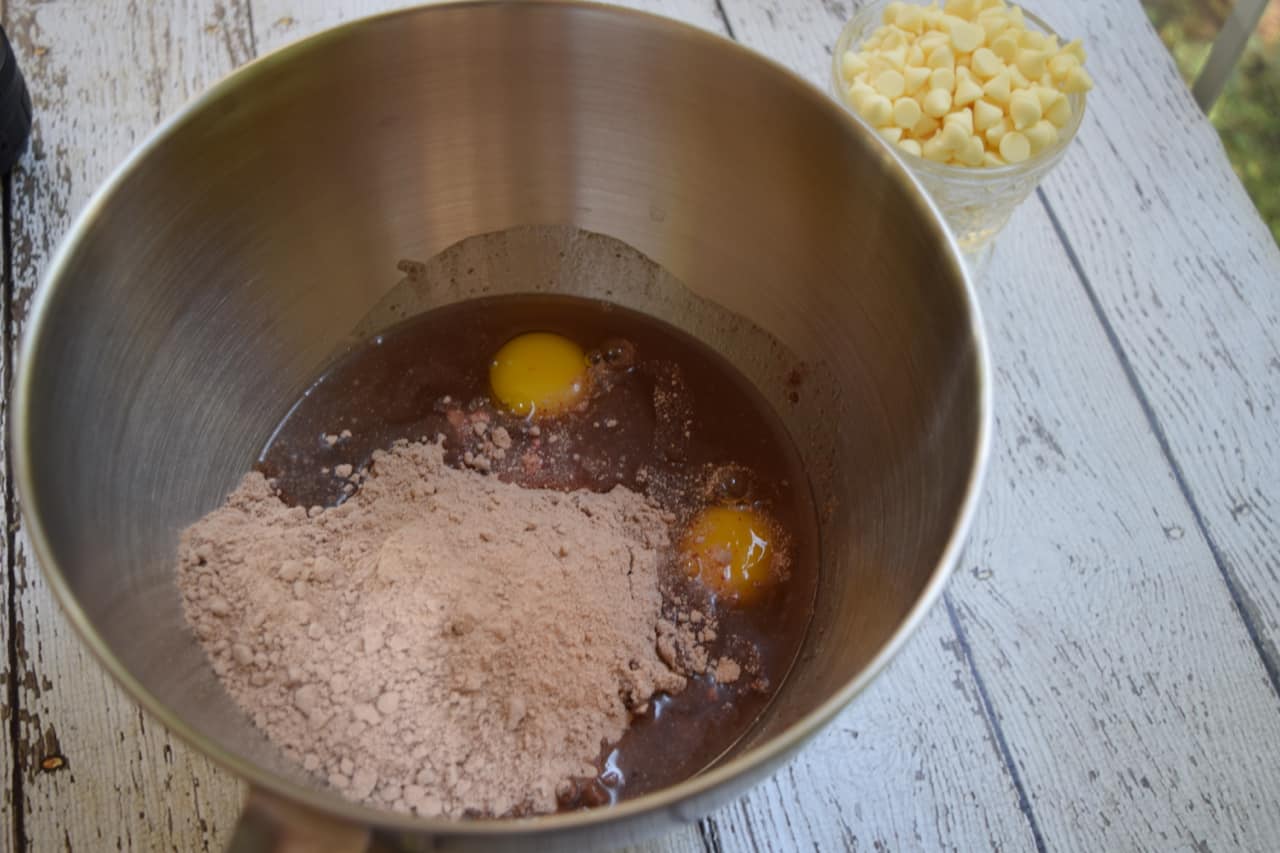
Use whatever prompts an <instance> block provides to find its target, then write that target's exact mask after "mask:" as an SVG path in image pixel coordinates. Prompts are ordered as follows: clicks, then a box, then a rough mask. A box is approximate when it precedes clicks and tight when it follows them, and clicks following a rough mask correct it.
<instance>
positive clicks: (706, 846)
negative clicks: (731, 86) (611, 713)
mask: <svg viewBox="0 0 1280 853" xmlns="http://www.w3.org/2000/svg"><path fill="white" fill-rule="evenodd" d="M717 5H719V4H718V3H717ZM698 840H699V841H701V842H702V849H703V850H705V851H707V853H723V851H724V846H723V845H722V844H721V843H720V828H719V827H718V826H716V822H715V821H714V820H713V819H712V818H710V817H704V818H703V819H702V820H700V821H698Z"/></svg>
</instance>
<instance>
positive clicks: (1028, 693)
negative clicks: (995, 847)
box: [726, 0, 1280, 849]
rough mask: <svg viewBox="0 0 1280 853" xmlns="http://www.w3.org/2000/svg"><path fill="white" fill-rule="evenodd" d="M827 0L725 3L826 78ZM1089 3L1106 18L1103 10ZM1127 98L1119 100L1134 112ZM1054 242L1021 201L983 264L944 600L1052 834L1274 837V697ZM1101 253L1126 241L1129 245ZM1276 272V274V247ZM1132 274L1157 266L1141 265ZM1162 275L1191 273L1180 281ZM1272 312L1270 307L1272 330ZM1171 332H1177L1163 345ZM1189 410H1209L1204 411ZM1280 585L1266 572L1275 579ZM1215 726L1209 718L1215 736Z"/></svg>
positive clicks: (1127, 32)
mask: <svg viewBox="0 0 1280 853" xmlns="http://www.w3.org/2000/svg"><path fill="white" fill-rule="evenodd" d="M1102 5H1103V4H1098V6H1099V7H1101V6H1102ZM1106 5H1107V9H1111V8H1112V5H1113V4H1106ZM1131 5H1133V7H1134V9H1133V11H1134V14H1135V15H1138V16H1140V14H1141V11H1140V9H1138V8H1137V6H1136V4H1131ZM838 6H839V4H831V5H830V6H828V7H825V8H819V7H816V6H813V5H806V6H803V7H801V6H796V7H793V6H791V5H789V4H782V3H778V4H774V5H772V6H770V5H760V4H753V3H748V2H733V0H729V2H727V3H726V10H727V12H728V16H729V20H730V23H731V25H732V26H733V28H734V30H735V33H736V34H737V36H738V38H739V39H740V40H742V41H744V42H745V43H747V44H749V45H751V46H753V47H757V48H759V49H762V50H769V51H771V52H773V53H775V55H777V56H779V57H780V58H782V59H783V60H784V61H786V62H788V64H790V65H791V66H792V67H793V68H795V69H796V70H798V71H799V72H800V73H802V74H804V75H806V76H807V77H809V78H810V79H811V80H813V81H814V82H815V83H817V84H819V85H825V82H826V79H827V74H828V68H829V65H828V63H829V62H830V54H829V53H828V52H826V51H824V50H822V49H821V45H822V44H823V43H824V38H826V36H824V33H828V32H830V31H831V30H832V28H833V27H834V28H836V29H837V30H838V28H839V25H840V20H841V19H842V18H843V17H844V16H845V15H846V13H848V12H849V11H850V10H849V9H847V8H837V7H838ZM1094 11H1096V12H1097V16H1098V17H1102V15H1103V12H1102V9H1101V8H1098V9H1095V10H1094ZM1081 15H1082V16H1084V15H1085V13H1083V12H1082V13H1081ZM1139 36H1141V37H1139ZM1089 37H1090V43H1091V44H1093V45H1094V47H1093V50H1092V57H1091V65H1099V66H1102V67H1103V68H1110V67H1111V66H1112V63H1115V62H1118V61H1125V60H1127V59H1128V58H1129V57H1131V56H1150V55H1152V53H1153V52H1157V51H1158V52H1161V53H1163V48H1162V47H1161V46H1160V44H1159V42H1158V41H1157V40H1156V39H1155V38H1154V36H1153V34H1152V33H1151V32H1150V30H1149V28H1148V27H1147V26H1146V24H1145V21H1144V20H1130V21H1129V22H1128V25H1127V26H1126V27H1125V29H1124V30H1123V31H1121V32H1117V33H1116V38H1120V37H1123V38H1124V39H1125V40H1126V42H1125V50H1123V51H1122V50H1121V49H1120V46H1119V45H1117V44H1115V43H1114V39H1113V40H1112V44H1111V45H1110V49H1109V50H1108V49H1107V48H1106V47H1104V46H1100V45H1098V44H1097V40H1095V39H1094V38H1093V33H1092V32H1091V33H1089ZM788 50H790V51H795V52H794V53H788V52H786V51H788ZM1104 51H1105V52H1106V56H1105V57H1103V56H1102V54H1103V53H1104ZM1167 66H1168V62H1167V60H1166V62H1165V66H1162V69H1163V70H1169V68H1168V67H1167ZM1115 76H1116V79H1114V80H1110V81H1108V82H1107V83H1102V84H1101V85H1103V86H1106V85H1108V84H1109V85H1110V86H1113V87H1115V88H1116V89H1117V90H1123V91H1124V93H1125V94H1124V97H1125V98H1131V99H1133V100H1137V99H1138V98H1139V97H1140V95H1139V94H1138V92H1137V89H1136V88H1132V89H1131V88H1125V87H1126V85H1127V84H1130V83H1131V81H1126V80H1124V79H1121V78H1120V75H1119V74H1118V73H1117V74H1116V75H1115ZM1143 82H1144V84H1145V86H1146V87H1148V88H1146V89H1145V91H1146V92H1147V93H1148V94H1150V92H1152V91H1156V92H1168V93H1169V95H1168V97H1169V98H1170V99H1173V98H1175V97H1182V96H1183V95H1185V93H1183V92H1179V94H1177V95H1176V96H1175V91H1178V90H1177V89H1176V88H1175V87H1179V86H1180V83H1178V80H1177V77H1176V76H1175V75H1173V74H1172V72H1171V71H1170V73H1169V74H1167V75H1166V76H1163V77H1159V78H1149V79H1146V80H1144V81H1143ZM1112 97H1113V96H1112V93H1111V91H1110V89H1107V90H1103V91H1099V93H1098V94H1097V95H1096V96H1094V97H1093V99H1092V101H1093V102H1092V103H1091V105H1090V109H1091V110H1094V108H1095V107H1096V105H1097V104H1098V103H1100V102H1102V103H1109V102H1110V99H1111V98H1112ZM1114 97H1117V98H1118V97H1121V96H1120V95H1119V94H1118V93H1117V95H1115V96H1114ZM1157 100H1158V99H1157ZM1187 100H1189V98H1187ZM1136 108H1137V105H1136V104H1130V106H1129V109H1130V116H1132V115H1134V113H1133V110H1134V109H1136ZM1193 109H1194V105H1193ZM1098 112H1102V111H1101V110H1097V111H1096V112H1095V113H1094V115H1093V116H1091V120H1090V121H1089V122H1087V123H1086V128H1087V130H1086V132H1085V133H1083V134H1082V135H1081V138H1080V139H1078V140H1077V142H1076V144H1075V148H1074V150H1073V152H1072V155H1071V157H1070V158H1069V160H1068V162H1067V163H1066V164H1064V165H1063V167H1062V168H1061V170H1060V172H1059V173H1058V175H1057V176H1056V179H1057V180H1058V182H1059V183H1062V184H1065V185H1070V186H1074V187H1092V184H1093V180H1092V179H1091V178H1090V166H1091V165H1092V164H1095V163H1097V162H1100V161H1104V160H1106V159H1107V158H1108V157H1109V156H1111V146H1112V145H1115V144H1116V143H1115V142H1114V141H1111V142H1110V144H1109V141H1108V140H1107V139H1106V138H1105V137H1103V136H1101V135H1100V134H1096V133H1092V132H1090V131H1091V130H1092V128H1093V127H1094V126H1096V125H1098V124H1106V123H1107V122H1108V121H1112V122H1114V121H1118V118H1116V117H1115V116H1108V117H1106V118H1102V117H1099V116H1098V115H1097V113H1098ZM1183 118H1184V120H1185V121H1187V122H1188V123H1195V124H1197V125H1199V126H1201V127H1203V128H1204V135H1205V138H1206V145H1207V144H1208V140H1209V139H1210V138H1211V137H1212V130H1211V129H1210V128H1208V125H1207V123H1205V122H1204V121H1203V119H1202V118H1200V117H1199V116H1198V115H1197V114H1190V115H1186V116H1184V117H1183ZM1133 123H1134V121H1133V119H1132V118H1130V119H1129V121H1128V122H1127V123H1126V126H1127V125H1128V124H1133ZM1137 123H1138V124H1144V122H1137ZM1153 124H1158V125H1159V126H1160V127H1165V125H1166V124H1167V123H1166V122H1163V121H1160V122H1156V121H1155V120H1154V119H1153ZM1108 129H1109V130H1110V131H1112V132H1113V133H1114V132H1117V131H1118V128H1117V127H1116V126H1114V125H1111V126H1108ZM1125 144H1126V145H1129V144H1130V143H1128V142H1127V141H1126V143H1125ZM1207 150H1208V153H1202V154H1201V157H1202V158H1204V159H1215V162H1216V165H1217V166H1219V167H1220V168H1221V169H1225V170H1226V171H1227V172H1229V167H1227V166H1226V161H1225V159H1224V158H1223V157H1222V155H1221V152H1220V149H1219V148H1218V146H1217V142H1216V139H1213V140H1212V145H1211V146H1210V147H1208V149H1207ZM1231 183H1233V184H1234V185H1235V189H1236V190H1237V191H1238V192H1242V191H1241V190H1240V188H1239V184H1238V182H1236V181H1234V179H1232V180H1231ZM1110 186H1111V188H1112V189H1113V191H1115V193H1116V194H1117V195H1123V194H1124V192H1123V191H1122V190H1118V189H1116V188H1115V185H1114V182H1112V183H1111V185H1110ZM1133 186H1134V185H1133V182H1132V180H1130V181H1128V182H1127V183H1126V184H1125V189H1126V190H1128V191H1129V192H1130V193H1132V192H1133ZM1160 187H1164V191H1165V192H1168V193H1172V192H1175V188H1174V187H1170V186H1169V182H1168V179H1167V175H1166V176H1165V180H1164V182H1163V183H1161V184H1158V185H1157V186H1156V187H1155V188H1153V190H1152V191H1153V192H1155V191H1159V188H1160ZM1134 195H1136V193H1134ZM1219 198H1220V201H1219V203H1220V204H1222V205H1223V206H1224V207H1225V206H1226V205H1227V204H1229V203H1230V202H1231V201H1234V202H1235V203H1236V205H1237V206H1236V207H1232V208H1231V215H1232V216H1237V217H1240V218H1242V219H1243V218H1245V217H1246V216H1247V217H1250V218H1251V219H1252V220H1253V224H1254V225H1255V226H1256V228H1255V233H1254V234H1253V240H1254V241H1255V242H1254V243H1252V244H1250V245H1249V246H1244V245H1240V244H1234V246H1233V245H1232V244H1230V243H1228V246H1227V248H1226V249H1225V252H1226V253H1227V254H1228V255H1230V253H1231V252H1232V251H1235V252H1237V253H1246V254H1247V252H1248V251H1250V250H1251V249H1250V247H1256V248H1254V249H1253V251H1256V252H1257V253H1258V254H1259V255H1264V254H1265V251H1264V250H1266V249H1270V250H1272V251H1273V253H1274V245H1273V244H1271V242H1270V240H1269V239H1268V237H1267V236H1266V235H1265V234H1264V233H1263V229H1262V226H1261V223H1260V222H1259V221H1258V217H1257V215H1256V214H1254V213H1252V211H1251V208H1249V207H1248V206H1247V205H1248V202H1247V200H1245V199H1243V197H1242V196H1241V197H1238V198H1234V199H1230V198H1223V197H1221V196H1220V197H1219ZM1097 199H1098V194H1096V193H1092V192H1091V191H1090V192H1081V194H1080V195H1079V197H1077V198H1075V199H1073V201H1072V203H1073V205H1074V209H1075V210H1077V212H1078V213H1079V214H1080V215H1084V214H1085V213H1086V212H1091V213H1093V214H1094V215H1095V216H1096V215H1100V214H1101V215H1106V210H1107V208H1102V207H1096V205H1097V204H1098V201H1097ZM1115 204H1116V205H1118V204H1120V202H1119V201H1118V200H1117V201H1116V202H1115ZM1112 209H1114V205H1113V206H1112ZM1131 227H1132V229H1133V231H1132V233H1131V234H1130V235H1129V242H1130V243H1138V244H1141V250H1142V251H1144V252H1146V253H1149V254H1156V253H1158V252H1159V251H1161V246H1160V245H1159V235H1158V234H1157V233H1155V232H1150V231H1146V230H1145V229H1144V228H1143V225H1142V223H1141V222H1138V221H1135V222H1134V223H1133V225H1132V226H1131ZM1219 227H1226V226H1224V225H1220V226H1219ZM1014 235H1016V237H1015V236H1014ZM1065 239H1066V238H1065V236H1064V235H1062V234H1060V233H1059V232H1058V230H1057V229H1056V228H1055V223H1054V220H1053V219H1051V218H1050V216H1049V215H1048V212H1047V210H1046V208H1045V207H1044V206H1043V205H1042V204H1040V203H1039V202H1038V200H1037V199H1032V200H1031V201H1030V202H1029V203H1028V204H1027V205H1026V206H1024V208H1023V209H1022V210H1020V211H1019V214H1018V215H1017V217H1016V218H1015V221H1014V222H1013V223H1012V224H1011V225H1010V229H1009V233H1008V234H1006V235H1005V239H1003V240H1002V241H1001V242H1000V243H999V244H998V246H997V249H996V255H995V258H994V259H993V262H992V264H991V266H990V267H989V268H988V270H987V272H986V274H985V275H984V278H983V280H982V281H981V282H980V290H981V298H982V301H983V305H984V310H985V313H986V318H987V322H988V330H989V332H990V334H991V341H992V357H993V363H994V364H995V366H996V376H997V384H996V398H997V406H996V440H995V448H994V451H995V452H994V455H993V466H992V470H991V472H990V475H989V478H988V484H987V491H986V495H985V501H984V506H983V511H982V512H981V514H980V516H979V519H978V522H977V525H976V527H975V530H974V533H973V537H972V539H971V545H970V547H969V550H968V554H967V555H966V558H967V568H968V571H962V572H961V573H960V574H959V576H958V577H957V578H956V580H955V581H953V583H952V586H951V590H950V593H949V603H950V605H951V607H952V609H953V612H954V613H955V616H956V621H957V627H958V629H959V630H960V631H961V633H962V634H963V635H964V636H965V637H966V638H967V640H968V644H969V646H970V647H971V649H972V656H973V660H974V663H975V667H976V671H977V673H978V677H979V678H980V679H981V680H982V682H983V684H984V686H985V688H986V690H987V691H988V694H989V696H990V701H991V704H992V706H993V708H994V713H995V716H996V717H997V718H998V719H1000V720H1001V721H1002V722H1001V724H1000V730H1001V732H1002V735H1003V740H1004V741H1005V742H1006V743H1007V745H1008V747H1007V748H1008V755H1009V759H1010V761H1011V763H1012V766H1013V767H1014V768H1016V772H1017V776H1018V778H1019V781H1020V785H1021V787H1022V789H1023V790H1024V791H1025V794H1026V801H1025V804H1026V809H1027V814H1028V817H1029V819H1030V820H1031V821H1033V823H1034V826H1035V830H1036V833H1037V837H1038V838H1039V839H1040V840H1041V841H1042V843H1043V844H1045V846H1047V847H1057V848H1068V849H1069V848H1075V847H1084V848H1095V849H1142V848H1154V849H1158V848H1160V847H1162V846H1164V845H1180V846H1195V845H1196V844H1199V843H1202V842H1203V843H1205V844H1207V845H1208V846H1209V847H1210V848H1217V847H1221V846H1232V845H1240V844H1243V845H1245V846H1246V847H1252V848H1257V849H1262V848H1265V847H1266V846H1267V843H1268V841H1269V840H1274V839H1276V838H1280V815H1277V814H1276V812H1275V809H1274V808H1273V804H1274V795H1273V793H1271V792H1274V791H1275V790H1277V786H1280V756H1277V755H1276V754H1275V753H1274V752H1273V751H1269V750H1258V749H1257V744H1258V743H1265V742H1269V739H1270V738H1273V737H1275V736H1276V735H1277V734H1278V733H1280V731H1278V730H1277V725H1278V723H1277V716H1278V714H1277V712H1278V711H1280V703H1278V702H1277V697H1276V694H1275V692H1274V690H1273V689H1272V686H1271V684H1270V683H1269V681H1268V678H1267V663H1266V661H1265V660H1264V659H1263V658H1261V657H1260V656H1259V655H1258V654H1257V652H1256V649H1255V648H1254V644H1253V642H1252V638H1251V632H1250V630H1249V626H1248V625H1246V624H1244V623H1243V622H1242V621H1241V620H1240V619H1239V617H1238V614H1237V612H1236V610H1235V608H1234V606H1233V602H1232V595H1231V592H1230V590H1229V589H1228V588H1227V587H1226V585H1225V584H1224V583H1223V580H1222V576H1221V574H1220V573H1219V571H1218V568H1217V566H1216V565H1215V561H1214V548H1215V546H1214V544H1213V543H1212V542H1210V541H1209V540H1207V539H1206V538H1205V536H1204V535H1203V532H1202V531H1201V530H1200V529H1198V527H1197V525H1196V513H1195V509H1194V507H1193V506H1192V505H1190V504H1189V503H1188V502H1187V500H1186V498H1185V496H1184V495H1183V494H1181V493H1180V492H1179V491H1178V490H1177V489H1176V488H1174V487H1173V486H1174V482H1173V479H1174V478H1173V477H1172V475H1171V472H1170V467H1169V464H1168V459H1167V458H1165V456H1164V454H1163V452H1162V445H1161V442H1160V440H1159V437H1158V433H1156V432H1155V431H1153V428H1154V429H1159V425H1158V424H1153V423H1152V422H1151V421H1149V420H1148V418H1147V415H1146V411H1145V409H1144V407H1143V405H1142V403H1141V401H1140V400H1139V398H1138V397H1136V396H1135V393H1134V388H1133V387H1132V386H1131V384H1130V382H1129V378H1128V376H1127V373H1126V368H1125V364H1126V360H1127V354H1126V353H1125V352H1124V351H1123V350H1119V351H1116V350H1113V349H1112V347H1111V345H1110V342H1109V339H1108V334H1107V330H1106V327H1105V326H1104V325H1103V323H1102V322H1100V319H1099V317H1098V316H1097V315H1095V314H1094V311H1093V309H1092V307H1091V301H1090V295H1089V292H1088V291H1087V290H1086V289H1084V288H1082V286H1081V282H1080V280H1079V279H1078V277H1077V275H1076V273H1075V271H1074V269H1073V266H1072V261H1071V258H1072V257H1073V256H1075V257H1079V256H1081V255H1082V254H1093V253H1094V251H1095V249H1094V247H1093V245H1092V244H1088V243H1086V244H1084V245H1083V246H1076V245H1072V244H1070V243H1066V242H1065ZM1264 243H1265V245H1262V244H1264ZM1111 250H1112V251H1113V252H1116V253H1121V252H1122V248H1121V246H1119V245H1114V246H1112V247H1111ZM1270 269H1271V273H1272V279H1273V281H1274V279H1275V276H1276V275H1277V273H1278V271H1280V260H1277V259H1273V260H1272V261H1271V262H1270ZM1142 280H1145V281H1148V282H1150V281H1151V279H1150V277H1149V273H1145V274H1143V278H1142ZM1160 285H1161V287H1163V288H1165V289H1166V291H1175V290H1176V291H1181V290H1186V289H1190V288H1192V287H1194V283H1193V282H1191V281H1188V280H1185V279H1178V280H1176V281H1167V282H1160ZM1276 302H1277V294H1276V293H1275V292H1274V289H1273V291H1272V292H1271V293H1270V294H1266V293H1260V294H1258V300H1257V302H1256V303H1255V304H1256V305H1257V306H1258V307H1259V308H1266V307H1268V306H1270V307H1272V308H1273V310H1274V306H1275V305H1276ZM1275 328H1276V327H1275V323H1274V320H1273V321H1272V329H1271V333H1272V334H1274V331H1275ZM1245 340H1246V341H1249V342H1250V343H1254V342H1257V340H1258V339H1257V338H1256V337H1246V338H1245ZM1264 340H1265V338H1264ZM1182 343H1183V342H1182V341H1180V340H1177V339H1175V340H1171V341H1168V345H1169V348H1170V350H1171V351H1173V352H1177V351H1179V348H1180V347H1181V345H1182ZM1188 343H1189V344H1191V346H1192V347H1195V346H1198V342H1188ZM1178 381H1179V382H1181V383H1183V385H1182V391H1183V392H1184V393H1194V391H1193V389H1195V388H1196V385H1195V383H1197V382H1201V381H1203V379H1202V378H1201V377H1198V376H1195V375H1192V374H1185V373H1184V374H1181V375H1180V376H1179V377H1178ZM1198 411H1199V412H1200V413H1201V415H1202V417H1204V418H1206V419H1213V418H1216V417H1218V416H1219V415H1218V414H1217V413H1215V412H1214V411H1213V410H1212V408H1207V407H1203V406H1202V407H1201V408H1200V409H1199V410H1198ZM1270 440H1272V441H1274V437H1271V439H1270ZM1234 451H1235V452H1236V453H1238V454H1240V456H1241V457H1244V458H1252V457H1253V455H1254V454H1258V455H1259V456H1260V457H1261V458H1259V459H1258V460H1257V462H1258V463H1259V464H1261V465H1263V466H1274V465H1275V462H1276V460H1275V456H1274V450H1271V449H1270V448H1268V446H1267V444H1266V443H1265V442H1263V441H1260V442H1256V443H1255V444H1253V445H1244V446H1236V447H1235V448H1234ZM1277 589H1278V587H1277V586H1276V585H1275V583H1274V579H1273V581H1272V584H1271V587H1270V590H1271V591H1272V592H1275V591H1277ZM1207 731H1213V732H1215V733H1216V734H1215V736H1214V737H1212V738H1206V737H1205V732H1207Z"/></svg>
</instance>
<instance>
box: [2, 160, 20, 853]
mask: <svg viewBox="0 0 1280 853" xmlns="http://www.w3.org/2000/svg"><path fill="white" fill-rule="evenodd" d="M12 186H13V181H12V178H11V176H9V175H5V176H4V182H3V186H2V187H0V193H2V194H3V199H2V201H0V204H2V205H3V214H4V223H3V229H4V231H3V239H4V259H3V274H4V305H3V307H0V322H2V323H3V324H4V330H3V332H2V333H0V340H2V341H3V346H4V352H5V359H4V375H3V382H4V388H3V394H4V409H5V417H4V423H5V425H6V426H7V425H8V415H9V389H10V388H11V387H12V386H13V381H12V380H13V377H12V373H13V366H12V365H13V356H12V353H13V340H12V338H13V331H12V326H11V323H10V317H11V316H12V307H13V233H12V230H11V224H10V223H11V222H12V217H11V216H10V214H11V212H12V195H11V189H12ZM0 440H3V439H0ZM4 493H5V503H4V507H5V511H4V538H5V550H4V562H5V566H4V571H5V577H6V578H7V580H8V582H7V584H6V586H5V592H6V600H5V603H4V606H5V619H6V621H7V624H8V626H9V636H8V639H9V643H8V648H7V649H6V666H7V667H8V668H9V672H8V676H7V680H6V684H5V687H6V695H5V702H6V704H7V705H8V708H9V725H8V727H7V731H6V732H5V733H4V736H5V737H7V738H9V746H10V756H11V758H12V762H13V765H12V766H11V767H9V768H6V769H7V770H8V771H9V773H10V780H9V793H10V796H11V797H12V798H13V800H12V802H11V803H10V804H9V813H10V814H11V815H13V825H12V826H11V827H10V831H11V832H12V835H13V849H14V850H22V849H25V846H26V844H25V842H26V830H25V827H24V826H23V810H22V803H23V799H22V797H23V779H22V767H21V766H20V764H19V762H18V746H19V738H20V736H21V730H20V726H19V721H18V702H19V699H20V696H19V690H18V641H17V626H18V583H17V580H18V578H17V571H16V569H15V567H14V561H13V547H14V527H15V525H14V519H13V518H12V517H11V516H12V515H13V514H14V502H13V500H14V495H13V472H12V470H11V463H10V461H9V458H8V456H7V455H6V456H5V460H4Z"/></svg>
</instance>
